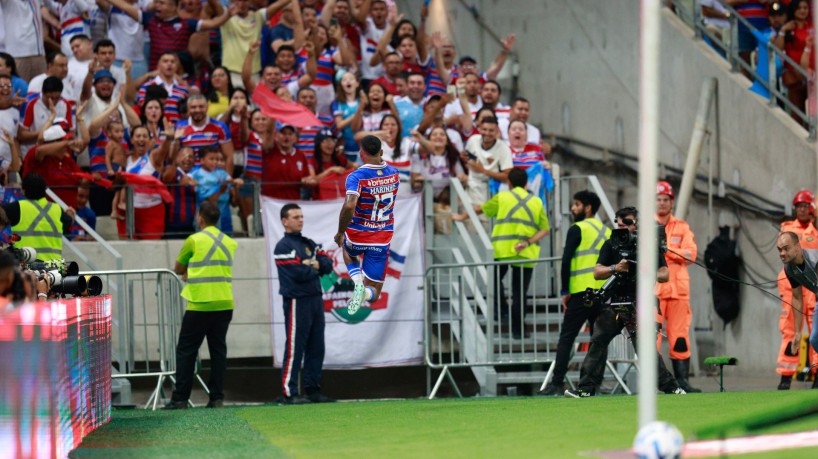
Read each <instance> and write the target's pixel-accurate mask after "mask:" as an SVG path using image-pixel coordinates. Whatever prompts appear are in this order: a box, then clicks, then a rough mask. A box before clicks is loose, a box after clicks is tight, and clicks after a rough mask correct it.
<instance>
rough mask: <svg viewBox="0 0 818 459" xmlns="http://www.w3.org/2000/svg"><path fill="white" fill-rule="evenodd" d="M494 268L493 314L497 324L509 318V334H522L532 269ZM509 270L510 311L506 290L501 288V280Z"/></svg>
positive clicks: (499, 266) (509, 266)
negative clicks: (503, 318) (504, 318)
mask: <svg viewBox="0 0 818 459" xmlns="http://www.w3.org/2000/svg"><path fill="white" fill-rule="evenodd" d="M495 268H496V269H495V271H494V272H495V276H494V289H495V290H494V292H495V295H494V298H495V302H494V314H495V316H496V319H497V323H498V324H502V319H501V318H502V317H509V316H511V332H512V333H514V334H518V333H522V331H523V317H524V315H525V314H524V311H525V305H526V298H527V292H528V286H529V284H531V275H532V274H533V273H534V268H524V267H522V266H511V265H498V266H495ZM509 269H510V270H511V285H510V286H509V287H510V288H511V308H510V310H509V305H508V300H507V299H506V289H505V288H504V287H503V279H504V278H505V277H506V273H508V271H509ZM498 309H499V311H498Z"/></svg>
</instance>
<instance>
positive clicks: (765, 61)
mask: <svg viewBox="0 0 818 459" xmlns="http://www.w3.org/2000/svg"><path fill="white" fill-rule="evenodd" d="M725 5H729V6H730V7H732V8H733V10H734V11H735V12H736V13H738V14H739V15H741V17H742V18H743V19H744V20H746V21H747V23H748V24H749V25H750V27H748V26H747V24H745V23H744V22H740V21H737V22H736V25H737V28H738V30H737V34H736V35H735V37H736V38H737V40H738V41H737V43H732V47H734V48H735V49H736V50H737V51H738V53H739V57H740V58H741V59H742V60H743V61H744V63H745V64H746V66H747V67H748V68H752V69H754V71H755V72H756V74H757V76H756V77H754V76H753V75H751V74H750V72H749V71H748V70H747V68H743V67H742V68H741V71H742V73H744V75H745V76H747V78H749V79H750V80H753V84H752V86H751V87H750V89H751V90H752V91H753V92H755V93H757V94H758V95H760V96H762V97H765V98H769V97H770V90H769V87H768V83H767V81H768V79H769V73H770V65H769V53H768V49H767V46H768V44H772V45H773V46H774V47H776V48H778V49H780V50H781V51H783V53H784V54H786V56H787V57H788V58H789V59H790V60H791V62H790V61H787V60H785V59H781V58H778V57H776V62H775V65H774V68H775V72H776V75H775V76H774V77H773V78H772V80H773V81H774V82H775V83H774V86H775V89H776V90H777V91H779V92H781V93H782V94H784V95H785V96H786V97H787V99H788V100H789V102H790V103H792V106H794V107H796V108H798V109H799V110H801V112H803V113H806V114H808V115H809V116H811V117H814V116H815V114H816V110H815V107H816V95H815V90H814V86H815V80H814V78H815V56H814V54H815V53H813V52H812V50H813V48H814V47H815V32H814V27H813V23H812V2H811V1H810V0H779V1H771V0H761V1H749V0H696V8H698V9H699V15H700V17H701V20H702V22H703V23H704V25H705V27H706V28H707V30H708V32H709V33H711V34H712V35H714V36H715V37H717V38H718V39H719V40H721V41H722V42H723V43H724V44H725V45H727V46H731V43H730V42H731V40H733V37H734V36H733V33H732V31H731V15H732V12H731V11H730V10H729V9H728V8H726V7H725ZM708 41H711V40H709V38H708ZM713 45H714V47H715V48H716V49H717V50H718V51H719V52H721V53H722V54H724V52H725V51H724V50H723V49H721V48H720V47H719V46H718V45H716V44H715V43H713ZM793 63H795V64H797V65H798V66H800V68H801V69H798V68H796V67H795V66H793ZM802 71H805V73H802ZM781 105H782V108H784V109H786V110H787V111H788V112H790V114H791V115H792V117H793V118H794V119H795V120H796V121H798V122H800V123H801V124H803V125H805V126H806V125H807V121H806V120H804V119H803V118H802V116H801V115H800V114H799V113H798V112H796V111H793V110H790V109H789V108H788V107H786V106H784V105H783V104H781Z"/></svg>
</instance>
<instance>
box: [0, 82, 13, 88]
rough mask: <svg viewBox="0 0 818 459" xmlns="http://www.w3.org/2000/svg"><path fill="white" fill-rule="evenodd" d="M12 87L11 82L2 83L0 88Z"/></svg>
mask: <svg viewBox="0 0 818 459" xmlns="http://www.w3.org/2000/svg"><path fill="white" fill-rule="evenodd" d="M10 87H11V83H0V88H3V89H8V88H10Z"/></svg>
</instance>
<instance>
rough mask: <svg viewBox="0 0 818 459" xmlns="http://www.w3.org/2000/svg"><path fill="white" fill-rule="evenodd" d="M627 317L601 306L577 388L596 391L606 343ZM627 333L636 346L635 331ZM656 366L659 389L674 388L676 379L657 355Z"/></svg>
mask: <svg viewBox="0 0 818 459" xmlns="http://www.w3.org/2000/svg"><path fill="white" fill-rule="evenodd" d="M628 319H629V317H625V315H624V314H617V312H616V311H614V310H613V309H611V307H610V306H603V308H602V310H601V311H600V312H599V316H597V319H596V322H595V323H594V332H593V334H592V335H591V347H590V348H589V349H588V354H587V355H586V356H585V360H584V361H583V362H582V371H581V375H582V376H581V377H580V380H579V388H580V389H582V390H583V391H586V392H591V393H593V392H596V388H597V387H599V385H600V384H602V377H603V376H604V375H605V361H606V360H607V353H608V344H610V342H611V341H612V340H613V339H614V338H615V337H616V336H617V335H618V334H619V333H620V332H621V331H622V328H623V327H624V326H625V324H626V321H627V320H628ZM634 320H635V319H634ZM651 332H653V330H651ZM628 334H629V335H630V337H631V344H632V345H633V346H634V348H636V332H635V331H634V332H631V331H630V330H628ZM657 366H658V373H657V376H658V379H659V390H661V391H663V392H668V391H673V390H675V389H676V388H677V387H678V384H677V383H676V379H674V378H673V375H672V374H670V372H669V371H668V370H667V367H665V362H664V360H662V358H661V356H659V359H658V364H657Z"/></svg>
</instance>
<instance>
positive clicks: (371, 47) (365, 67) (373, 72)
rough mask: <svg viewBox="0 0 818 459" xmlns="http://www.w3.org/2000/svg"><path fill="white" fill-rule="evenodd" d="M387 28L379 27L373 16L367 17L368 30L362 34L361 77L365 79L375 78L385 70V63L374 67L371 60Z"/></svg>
mask: <svg viewBox="0 0 818 459" xmlns="http://www.w3.org/2000/svg"><path fill="white" fill-rule="evenodd" d="M387 28H388V27H384V28H383V29H379V28H378V27H376V26H375V21H373V20H372V18H371V17H367V18H366V32H365V33H362V34H361V77H362V78H363V79H365V80H374V79H376V78H378V77H379V76H381V75H383V74H384V72H385V71H384V69H383V63H381V64H378V65H376V66H374V67H372V66H371V65H369V60H370V59H372V56H374V55H375V53H377V52H378V42H380V41H381V38H382V37H383V34H384V33H385V32H386V29H387Z"/></svg>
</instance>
